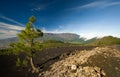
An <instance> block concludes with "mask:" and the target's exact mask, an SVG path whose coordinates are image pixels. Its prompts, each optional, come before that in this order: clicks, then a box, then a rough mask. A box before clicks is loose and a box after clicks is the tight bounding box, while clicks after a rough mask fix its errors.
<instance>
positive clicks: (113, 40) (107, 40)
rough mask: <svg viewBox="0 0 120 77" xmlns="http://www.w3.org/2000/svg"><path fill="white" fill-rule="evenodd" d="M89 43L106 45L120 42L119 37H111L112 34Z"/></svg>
mask: <svg viewBox="0 0 120 77" xmlns="http://www.w3.org/2000/svg"><path fill="white" fill-rule="evenodd" d="M90 44H91V45H95V46H96V45H97V46H106V45H119V44H120V38H118V37H113V36H105V37H103V38H100V39H98V40H96V41H94V42H92V43H90Z"/></svg>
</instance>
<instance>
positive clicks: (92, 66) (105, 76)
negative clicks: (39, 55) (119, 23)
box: [39, 47, 120, 77]
mask: <svg viewBox="0 0 120 77" xmlns="http://www.w3.org/2000/svg"><path fill="white" fill-rule="evenodd" d="M42 76H43V77H119V76H120V51H119V50H116V49H114V48H111V47H97V48H95V49H93V50H88V51H87V50H83V51H75V53H71V54H70V55H69V57H67V58H65V59H63V60H61V61H58V62H56V63H54V64H53V65H51V69H50V70H48V71H44V72H41V73H40V74H39V77H42Z"/></svg>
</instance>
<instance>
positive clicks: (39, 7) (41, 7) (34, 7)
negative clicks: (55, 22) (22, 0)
mask: <svg viewBox="0 0 120 77" xmlns="http://www.w3.org/2000/svg"><path fill="white" fill-rule="evenodd" d="M55 2H57V0H54V1H51V2H49V3H43V4H41V2H39V1H37V2H35V3H32V9H30V10H31V11H41V10H44V9H46V8H48V7H49V6H50V5H52V4H54V3H55Z"/></svg>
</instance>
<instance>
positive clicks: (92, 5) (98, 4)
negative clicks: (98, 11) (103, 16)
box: [68, 1, 120, 10]
mask: <svg viewBox="0 0 120 77" xmlns="http://www.w3.org/2000/svg"><path fill="white" fill-rule="evenodd" d="M116 5H120V1H119V2H110V1H94V2H90V3H88V4H84V5H81V6H77V7H73V8H70V9H68V10H77V9H78V10H79V9H87V8H102V9H103V8H107V7H110V6H116Z"/></svg>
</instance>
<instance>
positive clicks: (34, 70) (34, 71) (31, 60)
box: [30, 57, 39, 73]
mask: <svg viewBox="0 0 120 77" xmlns="http://www.w3.org/2000/svg"><path fill="white" fill-rule="evenodd" d="M30 64H31V67H32V72H33V73H38V72H39V69H38V68H36V67H35V65H34V63H33V59H32V57H30Z"/></svg>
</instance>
